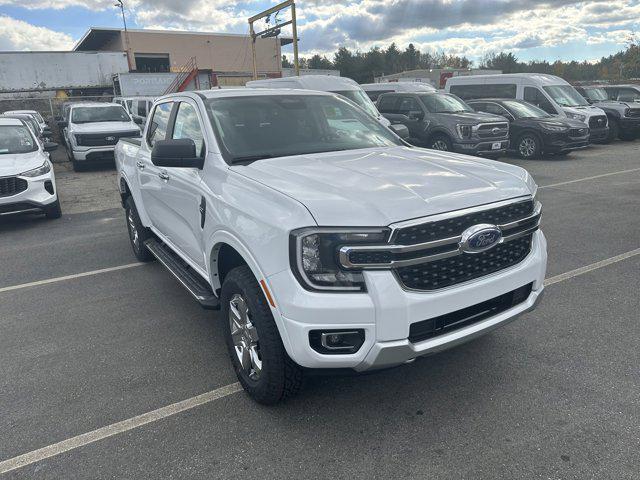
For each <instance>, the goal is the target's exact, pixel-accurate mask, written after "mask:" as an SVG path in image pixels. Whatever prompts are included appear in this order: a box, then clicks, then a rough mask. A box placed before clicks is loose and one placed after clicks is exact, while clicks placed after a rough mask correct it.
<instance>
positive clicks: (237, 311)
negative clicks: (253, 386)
mask: <svg viewBox="0 0 640 480" xmlns="http://www.w3.org/2000/svg"><path fill="white" fill-rule="evenodd" d="M229 327H230V329H231V341H232V342H233V347H234V350H235V352H236V356H237V357H238V362H239V363H240V367H241V368H242V370H243V371H244V372H245V374H246V375H247V376H248V377H249V378H250V379H251V380H254V381H256V380H258V378H260V374H261V372H262V357H261V356H260V344H259V341H258V340H259V339H258V331H257V330H256V327H255V325H254V324H253V323H252V322H251V312H250V311H249V307H248V306H247V302H246V301H245V299H244V298H243V297H242V295H240V294H238V293H236V294H235V295H233V297H231V300H229Z"/></svg>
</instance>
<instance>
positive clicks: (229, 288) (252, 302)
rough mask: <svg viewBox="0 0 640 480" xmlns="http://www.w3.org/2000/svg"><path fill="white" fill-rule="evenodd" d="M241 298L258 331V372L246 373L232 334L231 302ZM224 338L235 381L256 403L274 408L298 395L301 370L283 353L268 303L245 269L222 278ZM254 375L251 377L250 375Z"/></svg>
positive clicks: (237, 269) (246, 267)
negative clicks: (273, 406)
mask: <svg viewBox="0 0 640 480" xmlns="http://www.w3.org/2000/svg"><path fill="white" fill-rule="evenodd" d="M238 296H240V297H241V298H242V299H243V300H244V302H245V304H246V306H247V309H248V312H247V316H248V318H249V319H250V324H251V327H252V328H255V331H257V338H258V340H257V342H256V343H257V351H258V355H259V359H260V362H261V370H260V372H259V374H258V375H257V376H256V375H255V372H254V371H252V372H251V373H248V372H247V371H246V370H245V368H243V367H242V364H241V363H240V360H239V358H238V354H237V353H236V348H235V345H234V341H233V338H232V333H231V322H230V312H231V301H232V299H237V298H238ZM220 301H221V302H222V304H221V310H222V312H221V313H222V321H223V324H224V335H225V340H226V343H227V348H228V350H229V356H230V357H231V363H232V364H233V369H234V370H235V372H236V375H237V376H238V380H239V381H240V383H241V384H242V386H243V387H244V389H245V390H246V392H247V393H248V394H249V396H250V397H251V398H253V399H254V400H255V401H256V402H258V403H262V404H264V405H273V404H276V403H278V402H280V401H282V400H285V399H286V398H289V397H292V396H294V395H296V394H297V393H298V391H299V390H300V388H301V386H302V380H303V375H302V368H300V366H298V365H297V364H296V363H295V362H294V361H293V360H291V358H289V356H288V355H287V352H286V351H285V348H284V345H283V344H282V339H281V338H280V333H279V332H278V327H277V326H276V323H275V321H274V319H273V315H272V314H271V310H270V309H269V305H268V304H267V300H266V298H265V296H264V293H263V292H262V289H261V288H260V285H258V282H257V281H256V278H255V277H254V276H253V273H252V272H251V270H250V269H249V267H248V266H246V265H243V266H240V267H236V268H234V269H233V270H231V272H229V274H228V275H227V276H226V278H225V279H224V282H223V284H222V292H221V295H220ZM252 374H253V375H252Z"/></svg>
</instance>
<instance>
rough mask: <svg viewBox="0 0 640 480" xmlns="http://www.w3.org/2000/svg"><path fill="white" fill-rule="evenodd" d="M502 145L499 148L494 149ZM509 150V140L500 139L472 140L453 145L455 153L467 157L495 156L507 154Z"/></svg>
mask: <svg viewBox="0 0 640 480" xmlns="http://www.w3.org/2000/svg"><path fill="white" fill-rule="evenodd" d="M497 144H500V147H499V148H493V147H494V146H496V145H497ZM508 149H509V139H507V138H498V139H495V140H482V141H480V140H471V141H468V142H458V143H454V144H453V151H454V152H456V153H464V154H467V155H495V154H502V153H505V152H506V151H507V150H508Z"/></svg>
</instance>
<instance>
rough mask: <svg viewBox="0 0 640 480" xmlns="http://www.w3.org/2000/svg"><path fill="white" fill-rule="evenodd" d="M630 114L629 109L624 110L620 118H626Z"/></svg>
mask: <svg viewBox="0 0 640 480" xmlns="http://www.w3.org/2000/svg"><path fill="white" fill-rule="evenodd" d="M630 113H631V109H630V108H625V109H624V113H623V114H622V116H623V117H628V116H629V114H630Z"/></svg>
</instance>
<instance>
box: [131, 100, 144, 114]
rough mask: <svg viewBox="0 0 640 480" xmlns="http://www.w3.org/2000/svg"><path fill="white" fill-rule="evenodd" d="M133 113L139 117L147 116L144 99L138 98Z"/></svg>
mask: <svg viewBox="0 0 640 480" xmlns="http://www.w3.org/2000/svg"><path fill="white" fill-rule="evenodd" d="M133 113H134V114H135V115H138V116H139V117H146V116H147V101H146V100H138V110H137V111H136V112H133Z"/></svg>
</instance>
